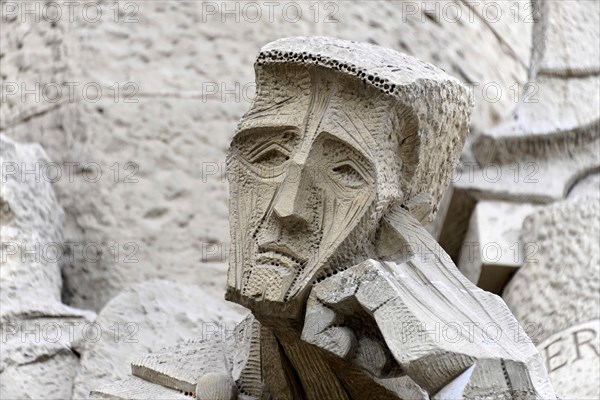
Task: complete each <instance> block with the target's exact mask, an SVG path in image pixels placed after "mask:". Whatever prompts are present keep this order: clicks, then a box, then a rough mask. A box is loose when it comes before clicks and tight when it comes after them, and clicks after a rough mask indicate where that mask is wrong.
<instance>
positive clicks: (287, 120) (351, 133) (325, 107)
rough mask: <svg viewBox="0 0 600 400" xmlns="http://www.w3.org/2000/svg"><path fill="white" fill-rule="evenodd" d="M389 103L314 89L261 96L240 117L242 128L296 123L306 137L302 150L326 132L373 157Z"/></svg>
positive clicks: (240, 129) (286, 125) (341, 92)
mask: <svg viewBox="0 0 600 400" xmlns="http://www.w3.org/2000/svg"><path fill="white" fill-rule="evenodd" d="M385 107H386V105H385V104H382V103H380V104H374V102H373V99H372V98H365V97H360V96H357V95H356V94H352V93H349V92H344V91H325V90H322V91H320V92H319V93H315V92H314V91H313V92H311V93H310V94H308V93H303V94H300V93H299V94H297V95H295V96H291V97H288V98H285V99H281V98H277V97H265V98H262V99H257V101H255V103H254V105H253V107H252V109H251V110H250V111H249V112H248V113H247V114H246V116H245V117H244V118H243V119H242V120H241V121H240V124H239V127H238V132H242V131H245V130H248V129H252V130H254V131H255V132H257V134H260V129H257V128H261V127H264V128H272V127H279V126H280V127H290V126H291V127H294V128H296V129H297V131H298V134H299V135H300V137H301V139H302V141H301V145H300V149H299V153H307V152H308V151H309V150H310V148H311V147H312V144H313V143H314V141H315V140H316V139H317V138H318V136H319V134H321V133H323V132H326V133H328V134H330V135H332V136H334V137H336V138H338V139H339V140H341V141H343V142H345V143H347V144H348V145H350V146H351V147H353V148H354V149H356V150H357V151H358V152H360V153H361V154H362V155H363V156H365V157H367V158H369V159H371V158H373V156H374V147H375V146H376V145H377V141H376V137H375V134H376V133H378V132H381V130H382V127H383V126H384V124H385V123H386V121H387V114H386V113H385V112H382V111H384V110H383V109H384V108H385Z"/></svg>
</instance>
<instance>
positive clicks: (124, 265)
mask: <svg viewBox="0 0 600 400" xmlns="http://www.w3.org/2000/svg"><path fill="white" fill-rule="evenodd" d="M11 3H14V2H8V1H3V7H2V9H3V19H4V20H3V22H5V23H3V27H2V34H1V40H2V50H1V54H2V59H1V62H2V80H3V82H17V83H18V84H19V85H21V84H22V83H24V84H25V85H26V88H27V89H31V88H34V85H35V83H39V84H40V85H42V86H41V88H43V87H44V86H43V85H45V84H47V83H49V82H58V83H63V82H76V83H78V84H79V86H77V87H75V89H74V92H75V96H74V100H73V101H71V99H70V98H69V96H68V90H67V89H66V88H64V90H63V93H62V96H61V97H60V100H59V101H57V102H54V103H53V102H48V101H45V100H44V97H43V96H41V98H40V99H39V101H35V98H34V96H33V95H28V96H26V98H25V101H22V99H21V96H19V95H14V96H7V101H6V102H3V103H2V107H1V108H0V113H1V116H2V125H1V130H2V132H3V133H5V134H6V135H7V136H9V137H11V138H13V139H15V140H17V141H21V142H24V141H27V142H29V141H33V142H39V143H40V144H41V145H42V146H43V147H44V148H45V149H46V151H47V152H48V154H49V156H50V159H51V160H53V161H55V162H57V163H59V164H61V166H62V167H63V168H62V172H63V176H62V178H61V179H59V180H57V181H56V182H55V184H54V187H55V190H56V192H57V195H58V198H59V201H60V203H61V204H62V206H63V207H64V208H65V211H66V216H67V218H66V219H67V222H66V229H65V240H66V241H71V242H76V243H81V245H80V246H74V247H73V248H74V251H73V254H69V255H68V257H67V256H65V257H64V260H63V265H62V268H63V277H64V289H63V300H64V301H65V302H66V303H67V304H71V305H73V306H77V307H82V308H88V309H94V310H96V311H98V310H100V309H101V308H102V306H103V305H104V304H105V303H106V302H107V301H108V300H110V299H111V298H112V297H113V296H114V295H116V294H117V293H118V291H119V290H120V289H122V288H123V287H125V286H126V285H127V284H129V283H133V282H140V281H143V280H146V279H151V278H169V279H175V280H179V281H183V282H195V283H202V284H203V285H205V286H209V287H212V288H214V292H215V293H219V295H222V292H223V287H224V284H225V280H224V278H223V276H224V275H223V273H224V270H225V268H226V267H225V264H224V261H225V259H226V255H227V251H228V245H227V243H228V241H229V234H228V221H227V215H228V208H227V198H228V194H227V183H226V181H225V178H224V175H223V172H224V171H223V161H224V155H225V150H226V148H227V146H228V144H229V140H230V139H231V137H232V135H233V132H234V130H235V126H236V122H237V120H238V119H239V118H240V117H241V115H242V114H243V113H244V111H245V110H246V109H247V108H248V107H249V102H250V101H251V98H252V95H253V83H252V82H253V61H254V57H255V56H256V54H257V52H258V50H259V49H260V47H261V46H262V45H264V44H266V43H267V42H269V41H271V40H274V39H276V38H279V37H284V36H292V35H331V36H336V37H340V38H343V39H352V40H359V41H367V42H371V43H376V44H379V45H383V46H387V47H390V48H393V49H397V50H400V51H403V52H407V53H410V54H414V55H416V56H418V57H420V58H422V59H423V60H426V61H430V62H432V63H435V64H437V65H439V66H441V67H442V68H444V69H445V70H446V71H448V72H449V73H451V74H452V75H454V76H456V77H458V78H459V79H461V80H462V81H465V82H467V83H474V84H478V85H479V86H475V87H474V94H475V97H476V101H477V106H476V109H475V113H474V117H473V129H474V130H475V131H478V130H482V129H484V128H486V127H489V126H491V125H492V124H494V123H496V122H498V121H500V120H501V119H502V118H503V117H505V116H506V115H508V114H509V113H510V111H511V110H512V109H513V108H514V104H515V96H514V93H513V92H514V91H515V90H516V88H517V87H519V86H521V85H522V84H523V83H524V82H526V80H527V74H528V65H529V58H530V54H531V35H532V29H533V23H532V20H531V18H530V14H531V9H530V8H528V4H529V2H527V1H525V2H516V3H514V4H516V6H515V7H517V8H518V9H519V10H520V12H518V13H517V12H516V11H511V10H509V9H508V4H507V5H506V7H504V6H503V7H504V9H503V13H502V17H501V18H500V19H499V20H498V21H497V22H491V21H492V20H495V19H496V17H495V16H494V15H495V14H494V13H495V12H496V9H495V8H491V7H488V8H487V9H485V10H484V9H483V6H484V5H485V2H482V4H481V5H480V6H479V7H478V8H476V9H469V8H467V6H466V5H465V3H463V2H452V3H451V5H450V6H447V4H450V2H441V3H437V4H438V7H440V8H439V9H438V10H437V11H436V10H435V8H434V7H435V5H433V4H432V5H431V6H430V7H426V8H422V7H421V4H420V3H419V2H416V3H415V2H402V1H392V2H377V1H356V2H320V3H313V2H310V3H307V2H278V3H277V5H272V6H267V5H265V4H264V3H262V2H235V3H230V4H227V5H226V6H223V5H222V4H221V2H205V3H202V2H196V1H194V2H192V1H187V2H176V1H147V2H142V1H137V2H121V3H119V8H118V9H119V10H120V12H119V14H118V16H119V18H118V20H119V21H118V22H116V21H115V12H116V10H117V8H115V6H114V4H113V2H111V1H107V2H99V3H96V2H93V3H91V5H90V6H89V7H88V8H87V9H85V8H84V4H85V2H84V3H81V4H80V5H79V6H75V7H73V14H74V21H73V22H70V21H69V18H68V14H69V10H68V9H67V8H66V6H63V7H62V14H63V15H62V18H60V19H58V21H56V23H51V22H50V21H46V20H44V18H41V19H40V21H39V22H35V20H34V16H32V15H27V14H26V15H23V7H24V6H23V4H22V3H21V2H17V6H18V7H19V8H18V9H17V15H14V12H13V10H12V9H9V8H7V7H8V6H9V5H10V4H11ZM38 4H41V6H40V10H41V12H42V13H43V9H44V8H43V7H44V3H43V2H42V3H38ZM58 4H59V5H60V4H62V3H61V2H59V3H58ZM97 4H101V5H102V6H101V7H100V9H101V10H102V16H101V17H100V18H99V21H98V22H95V23H94V22H90V20H92V19H94V18H96V17H95V16H96V5H97ZM498 4H501V3H498ZM511 5H512V3H511ZM29 7H33V6H32V5H30V6H29ZM236 7H237V10H238V11H237V12H236V11H235V10H236ZM269 7H272V8H271V12H272V16H273V18H272V20H271V17H270V15H269V10H270V9H269ZM311 7H312V8H311ZM517 8H515V10H516V9H517ZM30 9H31V8H30ZM258 9H260V11H261V15H260V16H258V14H257V10H258ZM226 10H233V11H232V13H229V14H228V13H225V12H224V11H226ZM298 10H300V11H301V18H300V19H299V20H298V21H295V20H296V19H297V16H298ZM317 10H318V12H317ZM458 10H460V11H458ZM213 12H214V14H213ZM46 13H47V14H46V15H47V16H49V18H48V19H54V18H53V17H54V15H55V14H53V10H52V9H50V8H46ZM458 13H460V16H459V14H458ZM488 14H489V15H488ZM43 15H44V14H42V16H43ZM482 15H483V17H482ZM485 15H488V18H485ZM83 16H87V18H84V17H83ZM328 16H329V18H328ZM515 18H516V19H517V22H516V23H515ZM126 20H131V21H134V20H137V22H129V23H126V22H125V21H126ZM327 21H328V22H327ZM454 21H456V22H454ZM86 84H93V85H95V84H98V85H100V87H101V88H102V96H101V98H100V100H99V101H97V102H95V103H94V102H91V101H90V100H91V99H89V98H88V99H86V98H84V97H83V96H82V91H83V90H82V89H83V87H84V86H85V85H86ZM115 84H116V85H117V86H118V87H119V88H120V90H121V96H119V97H118V98H117V99H118V102H117V101H115V98H114V96H115V86H114V85H115ZM127 84H129V85H130V86H128V87H126V85H127ZM486 84H487V88H488V92H487V97H484V96H482V90H481V87H483V86H484V85H486ZM134 85H135V86H134ZM236 85H237V86H236ZM111 87H112V88H111ZM134 88H138V89H139V90H138V91H137V93H135V94H133V95H132V96H131V100H137V103H125V102H124V100H125V99H124V97H126V96H125V95H126V94H131V93H132V92H133V89H134ZM215 88H218V89H217V90H215ZM497 88H500V89H501V90H502V96H500V97H499V100H498V101H486V98H487V99H488V100H496V97H497V94H496V90H497ZM51 89H52V87H48V89H47V90H48V93H46V95H47V97H51V96H52V92H51ZM88 90H89V91H88V93H89V96H90V98H93V97H94V93H95V90H94V88H93V87H90V88H89V89H88ZM40 91H41V89H40ZM215 91H216V93H214V94H211V93H213V92H215ZM19 94H21V88H19ZM69 162H74V163H79V165H78V166H77V167H75V168H73V172H74V173H73V174H72V176H73V179H69V177H70V176H67V175H69V174H68V172H69V170H68V165H65V164H64V163H69ZM128 162H131V163H135V165H137V166H138V167H139V170H137V172H136V173H135V175H134V177H133V179H135V180H137V182H135V183H131V182H129V183H128V182H125V178H126V177H127V176H128V175H129V174H130V173H133V172H134V169H133V167H132V166H131V165H127V164H126V163H128ZM88 163H94V164H88ZM115 163H118V165H116V164H115ZM86 164H88V165H87V168H86V167H85V165H86ZM126 167H127V168H129V169H126ZM98 169H101V172H102V177H101V178H99V180H98V182H90V181H91V180H95V178H94V177H95V176H96V174H97V171H98ZM115 171H118V172H119V176H118V179H115V178H116V175H115V173H116V172H115ZM86 174H87V175H86ZM71 180H72V182H71ZM117 180H118V182H116V181H117ZM115 243H116V246H118V247H119V249H120V251H119V254H115V252H114V249H115ZM86 245H87V246H88V247H87V248H85V247H84V246H86ZM98 248H101V249H102V254H99V255H96V252H97V251H96V252H94V250H97V249H98ZM84 249H87V250H86V251H87V252H88V253H89V254H87V255H85V254H84V253H85V252H84ZM128 256H130V257H128ZM127 261H134V262H127Z"/></svg>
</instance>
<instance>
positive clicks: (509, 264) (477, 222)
mask: <svg viewBox="0 0 600 400" xmlns="http://www.w3.org/2000/svg"><path fill="white" fill-rule="evenodd" d="M535 209H536V206H534V205H532V204H528V203H511V202H502V201H486V200H482V201H480V202H478V203H477V205H476V206H475V209H474V210H473V213H472V214H471V220H470V222H469V230H468V231H467V234H466V236H465V241H464V243H463V245H462V249H461V253H460V256H459V259H458V268H459V269H460V272H462V273H463V274H464V275H465V276H466V277H467V278H468V279H469V280H470V281H471V282H473V283H475V284H476V285H477V286H479V287H480V288H482V289H484V290H487V291H489V292H492V293H496V294H500V293H502V289H504V286H505V285H506V283H507V282H508V281H509V280H510V278H512V276H513V274H514V273H515V272H516V271H517V270H518V268H519V267H520V266H521V265H522V264H523V261H524V259H525V258H526V257H527V254H528V252H531V246H532V245H530V244H528V243H523V241H522V239H521V226H522V224H523V220H524V219H525V217H526V216H527V215H529V214H530V213H531V212H533V211H534V210H535Z"/></svg>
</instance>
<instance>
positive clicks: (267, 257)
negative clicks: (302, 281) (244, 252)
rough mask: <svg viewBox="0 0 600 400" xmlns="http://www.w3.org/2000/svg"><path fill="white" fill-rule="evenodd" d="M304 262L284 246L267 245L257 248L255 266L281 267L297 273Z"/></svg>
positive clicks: (278, 244)
mask: <svg viewBox="0 0 600 400" xmlns="http://www.w3.org/2000/svg"><path fill="white" fill-rule="evenodd" d="M306 261H307V260H306V259H304V258H302V257H300V256H298V255H297V254H296V253H295V252H294V251H293V250H292V249H290V248H289V246H287V245H285V244H280V243H268V244H266V245H263V246H258V254H257V256H256V263H257V264H266V265H273V266H277V267H279V266H281V267H284V268H286V269H288V270H290V271H295V272H298V271H300V270H302V268H304V266H305V265H306Z"/></svg>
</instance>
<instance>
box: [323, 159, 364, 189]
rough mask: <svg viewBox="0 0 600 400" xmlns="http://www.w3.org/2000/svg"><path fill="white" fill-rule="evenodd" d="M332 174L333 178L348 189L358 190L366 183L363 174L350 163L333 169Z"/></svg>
mask: <svg viewBox="0 0 600 400" xmlns="http://www.w3.org/2000/svg"><path fill="white" fill-rule="evenodd" d="M331 172H332V175H333V178H334V179H335V180H336V181H338V182H339V183H340V184H342V185H344V186H346V187H350V188H358V187H361V186H363V185H364V184H365V183H366V180H365V178H363V176H362V175H361V173H360V172H358V170H357V169H356V168H355V167H353V166H352V164H350V163H348V162H346V163H343V164H339V165H337V166H335V167H333V168H332V170H331Z"/></svg>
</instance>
